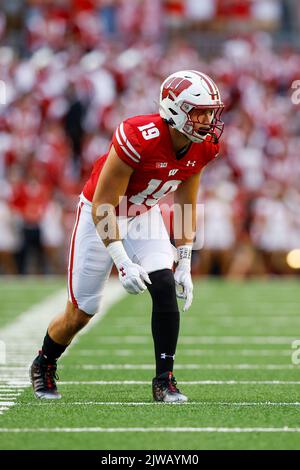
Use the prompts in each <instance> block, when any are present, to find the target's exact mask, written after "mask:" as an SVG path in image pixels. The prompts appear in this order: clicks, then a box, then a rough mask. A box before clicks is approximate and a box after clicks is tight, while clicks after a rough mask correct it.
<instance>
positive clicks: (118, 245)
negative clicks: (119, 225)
mask: <svg viewBox="0 0 300 470" xmlns="http://www.w3.org/2000/svg"><path fill="white" fill-rule="evenodd" d="M106 248H107V251H108V253H109V254H110V256H111V257H112V260H113V262H114V263H115V265H116V266H117V268H118V269H119V268H120V266H121V265H122V264H123V263H124V262H125V261H128V260H129V261H130V258H129V256H128V255H127V253H126V251H125V248H124V245H123V243H122V242H121V241H120V240H118V241H116V242H112V243H110V244H109V245H108V246H107V247H106Z"/></svg>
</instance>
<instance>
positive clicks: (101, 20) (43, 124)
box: [0, 0, 300, 276]
mask: <svg viewBox="0 0 300 470" xmlns="http://www.w3.org/2000/svg"><path fill="white" fill-rule="evenodd" d="M200 3H201V5H202V10H201V12H200V7H199V6H198V19H199V21H200V20H201V21H206V20H207V19H209V18H208V16H209V15H212V16H210V18H213V19H215V18H217V17H218V15H221V16H222V14H223V15H226V14H227V13H228V11H227V12H226V11H223V12H222V10H221V11H220V9H219V3H220V2H217V1H215V2H214V1H210V2H206V1H203V2H202V1H201V2H189V1H188V0H186V1H184V2H183V1H162V0H150V1H148V0H145V1H143V2H141V1H139V0H131V1H126V0H124V1H123V0H118V1H109V0H106V1H96V0H72V1H71V0H69V1H64V2H62V1H58V2H55V1H54V2H47V1H43V2H41V1H37V0H35V1H33V0H32V1H30V2H27V5H26V11H25V13H26V14H24V16H23V20H22V22H21V26H20V25H18V27H16V28H14V27H12V25H11V18H13V17H14V16H13V15H12V13H11V12H10V13H9V12H5V13H2V14H1V13H0V38H1V37H2V39H3V38H7V37H9V33H10V32H12V31H13V35H14V34H15V31H16V30H18V39H19V40H20V38H22V41H21V44H19V52H17V48H16V46H14V45H11V44H9V43H5V41H4V40H3V42H2V44H3V45H2V46H1V47H0V80H1V81H0V272H1V273H5V274H16V273H20V274H26V273H44V274H45V273H46V274H47V273H48V274H52V273H56V274H57V273H63V272H65V270H66V265H67V254H68V244H69V237H70V233H71V230H72V226H73V222H74V208H75V206H76V204H77V200H78V194H79V193H80V192H81V189H82V187H83V184H84V182H85V181H86V179H87V178H88V176H89V173H90V171H91V168H92V165H93V162H94V161H95V160H96V159H97V157H98V156H100V155H101V154H102V153H105V152H106V151H107V149H108V146H109V142H110V139H111V136H112V133H113V131H114V129H115V128H116V126H117V125H118V124H119V123H120V121H122V120H123V119H124V118H127V117H129V116H132V115H136V114H146V113H152V112H157V111H158V96H159V87H160V84H161V82H162V80H163V79H164V78H165V77H166V76H167V75H169V74H170V73H173V72H174V71H176V70H180V69H196V70H197V69H198V70H201V71H203V72H205V73H207V74H209V75H211V76H212V77H213V78H214V79H215V81H216V82H217V84H218V85H219V87H220V89H221V93H222V98H223V101H224V102H225V105H226V110H225V112H224V114H223V116H224V120H225V123H226V128H225V132H224V134H223V136H222V142H221V143H222V145H221V152H220V157H218V158H217V159H216V160H215V161H214V162H213V163H211V164H209V165H208V167H207V168H206V170H205V171H204V173H203V176H202V183H201V190H200V196H199V202H200V203H204V221H203V217H200V216H199V226H200V227H203V226H204V247H203V249H202V250H200V251H195V253H194V257H193V270H194V272H195V273H197V274H202V275H206V274H221V275H227V276H249V275H257V274H261V275H263V274H269V273H273V274H288V273H291V272H292V270H291V268H290V267H289V266H288V265H287V263H286V255H287V253H288V252H290V251H291V250H293V249H295V248H300V165H299V160H300V157H299V150H298V149H299V148H300V105H299V104H297V102H296V101H295V100H294V99H293V92H295V90H293V89H292V86H291V85H292V83H293V82H294V81H295V80H299V79H300V77H299V71H300V55H299V53H298V52H297V51H296V50H294V49H293V48H292V47H291V46H284V47H283V46H282V47H281V48H277V49H276V50H275V48H274V45H273V43H272V37H271V35H269V34H268V33H263V32H260V33H258V32H257V33H247V34H244V35H241V34H239V35H238V36H231V37H230V38H227V40H226V41H224V42H223V43H222V47H220V48H219V49H218V51H216V54H215V55H213V56H204V55H203V54H202V52H201V44H193V45H191V43H189V42H188V41H186V40H184V39H183V37H182V35H180V34H179V35H174V36H173V37H172V40H171V41H168V40H166V38H165V35H166V29H167V28H168V27H169V26H168V22H169V23H172V22H173V23H174V21H173V20H174V18H175V17H176V15H177V18H179V17H181V18H186V17H188V15H190V12H191V10H192V9H193V8H194V10H195V8H196V7H195V5H197V4H200ZM227 3H228V5H229V4H230V3H231V4H232V5H231V6H232V7H234V5H235V6H236V7H237V5H236V3H237V2H234V1H231V2H227ZM250 3H251V4H252V5H251V8H252V9H251V10H249V9H247V8H248V7H249V4H250ZM255 3H256V2H253V1H252V2H249V1H248V2H247V1H245V2H239V4H240V6H241V5H242V4H244V6H245V8H244V10H239V11H237V12H236V13H237V14H238V15H241V16H243V15H246V17H247V15H249V14H251V15H254V13H255V11H256V14H257V15H258V14H260V15H262V14H263V13H262V12H263V9H262V4H264V5H265V10H264V11H265V12H266V11H267V9H268V8H269V11H270V8H271V10H272V14H273V17H272V18H273V20H274V21H275V20H276V21H277V20H278V18H279V15H280V13H279V7H280V2H276V1H274V0H272V1H271V2H270V1H261V2H260V9H259V8H258V7H257V5H256V10H255V5H254V4H255ZM7 4H8V2H7ZM271 4H272V5H273V6H272V5H271ZM13 5H14V1H11V8H12V6H13ZM208 5H210V6H212V5H213V6H214V9H213V10H211V11H210V12H209V11H208V10H209V9H208ZM274 5H276V8H277V10H276V9H274ZM205 6H206V15H207V17H206V18H204V17H203V16H204V14H205ZM223 6H224V5H223ZM182 8H183V10H182ZM272 8H273V9H272ZM275 10H276V11H275ZM178 12H180V13H178ZM257 12H259V13H257ZM276 12H277V13H276ZM23 13H24V12H23ZM10 15H11V16H10ZM201 15H202V16H201ZM276 15H277V17H276V18H277V19H276V18H275V16H276ZM200 17H201V18H200ZM267 17H268V18H270V13H269V16H267ZM166 18H167V19H168V21H165V20H166ZM192 18H193V19H196V18H197V17H196V16H195V13H193V15H192ZM185 27H186V26H185ZM13 41H14V39H12V42H13ZM298 273H299V271H298Z"/></svg>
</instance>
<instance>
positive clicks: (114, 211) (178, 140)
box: [31, 70, 224, 402]
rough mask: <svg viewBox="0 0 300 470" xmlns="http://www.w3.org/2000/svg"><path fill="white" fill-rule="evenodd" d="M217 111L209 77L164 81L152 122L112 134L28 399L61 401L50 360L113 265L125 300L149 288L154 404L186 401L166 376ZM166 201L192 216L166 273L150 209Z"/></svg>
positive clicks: (187, 284)
mask: <svg viewBox="0 0 300 470" xmlns="http://www.w3.org/2000/svg"><path fill="white" fill-rule="evenodd" d="M223 107H224V105H223V103H222V100H221V97H220V92H219V90H218V87H217V86H216V84H215V82H214V81H213V80H212V79H211V78H210V77H209V76H207V75H205V74H204V73H201V72H197V71H194V70H185V71H180V72H176V73H174V74H172V75H170V76H169V77H168V78H167V79H166V80H165V81H164V82H163V84H162V86H161V91H160V102H159V113H158V114H150V115H143V116H135V117H132V118H129V119H127V120H125V121H124V122H122V123H121V124H120V125H119V127H118V128H117V129H116V131H115V133H114V136H113V139H112V143H111V146H110V149H109V151H108V153H107V154H105V155H103V156H101V157H100V158H99V159H98V160H97V161H96V163H95V165H94V168H93V171H92V174H91V176H90V179H89V180H88V182H87V183H86V184H85V186H84V188H83V191H82V194H81V195H80V200H79V204H78V208H77V215H76V221H75V226H74V230H73V234H72V238H71V246H70V256H69V269H68V291H69V300H68V302H67V306H66V310H65V312H64V313H63V314H62V315H59V316H57V317H56V318H54V320H53V321H52V322H51V323H50V325H49V328H48V331H47V334H46V336H45V338H44V342H43V346H42V348H41V351H39V354H38V356H37V357H36V358H35V360H34V361H33V364H32V366H31V381H32V385H33V389H34V393H35V396H36V397H37V398H44V399H57V398H60V397H61V395H60V394H59V392H58V390H57V387H56V378H57V377H56V362H57V359H58V358H59V357H60V356H61V354H62V353H63V352H64V351H65V349H66V348H67V347H68V346H69V345H70V343H71V341H72V339H73V338H74V336H75V335H76V334H77V333H78V331H79V330H81V329H82V328H83V327H84V326H85V325H86V324H87V323H88V322H89V321H90V319H91V318H92V316H93V315H94V314H95V313H96V312H97V310H98V309H99V304H100V301H101V297H102V295H103V289H104V285H105V283H106V281H107V279H108V277H109V275H110V271H111V268H112V265H113V263H114V264H115V266H116V268H117V270H118V272H119V279H120V282H121V283H122V284H123V286H124V288H125V289H126V291H127V292H129V293H130V294H139V293H142V292H144V291H145V290H146V289H148V290H149V292H150V295H151V298H152V324H151V326H152V336H153V341H154V349H155V360H156V376H155V377H154V379H153V382H152V393H153V398H154V400H155V401H163V402H185V401H187V397H186V396H185V395H184V394H182V393H181V392H180V391H179V389H178V387H177V384H176V380H175V377H174V375H173V365H174V358H175V351H176V345H177V339H178V333H179V320H180V315H179V309H178V305H177V298H176V295H177V297H181V298H184V301H185V303H184V310H187V309H188V308H189V307H190V305H191V303H192V299H193V283H192V278H191V253H192V245H193V239H194V235H195V219H196V201H197V192H198V186H199V177H200V172H201V170H202V169H203V167H204V166H205V165H206V164H207V163H208V162H210V161H211V160H213V159H214V158H215V157H216V155H217V154H218V152H219V138H220V136H221V134H222V131H223V127H224V123H223V122H222V121H221V119H220V117H221V113H222V111H223ZM170 192H175V193H174V198H175V202H176V204H177V205H179V207H181V208H182V211H183V212H184V211H185V210H186V209H185V208H186V207H189V208H192V221H191V223H190V227H188V228H187V227H184V230H182V235H181V237H180V239H177V240H176V246H177V254H178V256H177V258H178V264H177V267H176V269H175V272H173V263H174V254H173V249H172V245H171V243H170V239H169V236H168V234H167V231H166V228H165V226H164V224H163V223H162V216H161V212H160V209H159V205H158V204H157V203H158V201H159V200H160V199H161V198H162V197H164V196H165V195H166V194H168V193H170ZM124 201H125V202H127V204H125V205H124ZM137 209H138V210H137ZM182 220H183V221H184V214H183V216H182ZM108 227H109V229H108Z"/></svg>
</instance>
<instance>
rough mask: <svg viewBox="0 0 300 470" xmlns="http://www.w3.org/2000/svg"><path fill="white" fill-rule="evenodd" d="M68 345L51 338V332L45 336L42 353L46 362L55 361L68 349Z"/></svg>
mask: <svg viewBox="0 0 300 470" xmlns="http://www.w3.org/2000/svg"><path fill="white" fill-rule="evenodd" d="M67 347H68V345H67V346H64V345H62V344H58V343H56V342H55V341H53V339H51V338H50V336H49V333H48V331H47V334H46V336H45V338H44V343H43V346H42V351H41V352H42V355H43V358H44V359H45V361H46V362H50V363H51V362H55V361H56V360H57V359H58V358H59V357H60V356H61V355H62V353H63V352H64V351H65V350H66V349H67Z"/></svg>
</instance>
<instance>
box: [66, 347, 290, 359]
mask: <svg viewBox="0 0 300 470" xmlns="http://www.w3.org/2000/svg"><path fill="white" fill-rule="evenodd" d="M72 355H73V356H80V357H82V356H84V357H89V356H91V357H97V356H117V357H126V356H136V355H137V350H136V349H80V350H78V351H73V352H72ZM209 355H213V356H222V357H223V356H234V357H238V356H251V357H252V356H254V357H262V356H265V357H270V356H271V357H274V356H275V357H278V356H284V357H285V356H291V349H259V348H258V349H234V350H230V351H224V350H223V349H220V348H219V349H216V348H214V347H213V345H212V347H211V348H210V349H204V348H203V349H183V350H181V351H180V352H179V353H178V356H180V357H182V356H209ZM138 356H139V357H144V356H150V357H151V358H152V356H153V350H152V349H150V348H149V349H146V350H145V349H144V350H143V351H140V350H139V351H138Z"/></svg>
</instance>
